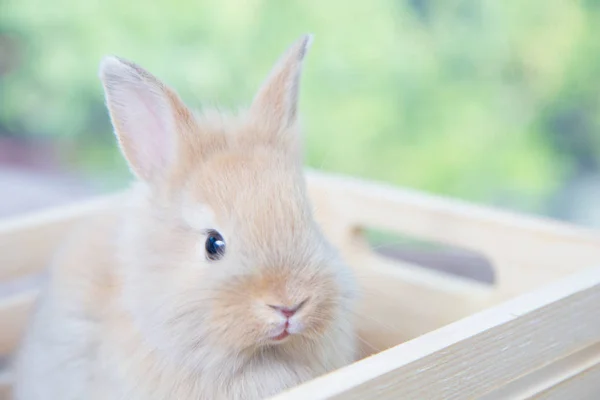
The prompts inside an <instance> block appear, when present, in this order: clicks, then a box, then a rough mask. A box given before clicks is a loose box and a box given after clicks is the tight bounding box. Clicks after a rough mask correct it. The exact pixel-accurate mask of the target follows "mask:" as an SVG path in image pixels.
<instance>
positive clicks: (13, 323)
mask: <svg viewBox="0 0 600 400" xmlns="http://www.w3.org/2000/svg"><path fill="white" fill-rule="evenodd" d="M36 296H37V291H35V290H31V291H27V292H23V293H20V294H18V295H14V296H11V297H9V298H7V299H2V301H0V321H1V325H2V329H0V357H2V356H6V355H9V354H11V353H12V352H13V351H14V349H15V347H16V346H17V345H18V343H19V340H20V338H21V334H22V333H23V330H24V329H25V325H26V323H27V320H28V318H29V313H30V310H31V307H32V306H33V302H34V300H35V298H36Z"/></svg>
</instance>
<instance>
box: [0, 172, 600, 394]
mask: <svg viewBox="0 0 600 400" xmlns="http://www.w3.org/2000/svg"><path fill="white" fill-rule="evenodd" d="M307 176H308V184H309V192H310V196H311V199H312V201H313V204H314V206H315V211H316V215H317V219H318V220H319V222H320V223H321V225H322V226H323V229H324V231H325V233H326V234H327V236H328V237H329V238H330V240H332V242H333V243H334V244H335V245H336V246H338V248H339V249H340V250H341V253H342V255H343V256H344V258H345V259H346V260H347V261H348V263H349V264H350V265H351V266H352V267H353V268H354V270H355V271H356V274H357V277H358V278H359V282H360V284H361V287H362V289H363V299H362V302H361V306H360V308H359V310H358V315H359V326H360V333H361V338H362V342H363V350H364V354H365V356H366V355H372V354H376V355H374V356H372V357H369V358H366V359H364V360H363V361H361V362H359V363H356V364H354V365H352V366H349V367H348V368H345V369H343V370H341V371H338V372H336V373H334V374H331V375H329V376H327V377H323V378H319V379H317V380H315V381H314V382H311V383H309V384H308V385H307V386H302V387H300V388H298V389H297V391H292V392H290V393H289V396H290V397H289V398H290V399H307V398H311V399H312V398H315V399H331V398H348V399H352V398H357V399H359V398H371V396H373V394H374V393H376V394H377V396H379V397H381V399H386V398H403V399H410V398H423V399H424V398H428V399H429V398H432V399H433V398H457V399H458V398H464V397H460V396H459V393H460V392H459V391H458V389H459V388H460V389H461V390H463V389H464V390H467V391H466V392H464V393H466V394H467V395H470V394H472V395H473V396H475V395H486V396H492V397H490V399H491V398H493V396H494V390H496V389H497V388H502V390H509V391H511V390H512V391H513V392H514V393H517V392H518V393H524V390H525V389H522V388H521V386H519V385H518V384H517V383H515V382H517V381H519V379H518V378H519V376H521V377H523V376H525V377H528V378H527V379H529V380H527V379H525V378H523V379H525V380H523V381H521V382H526V383H527V384H526V385H525V386H526V387H528V388H529V386H528V385H530V383H531V382H534V383H535V385H537V384H538V383H537V381H538V380H540V381H541V380H543V379H547V380H548V379H550V378H548V376H549V375H548V374H546V375H544V374H543V373H541V372H540V373H541V374H542V375H543V379H542V378H536V376H537V375H535V374H533V371H534V370H537V369H539V368H540V367H541V365H542V364H544V363H554V362H555V361H556V360H558V359H562V358H565V357H567V356H568V353H569V352H576V351H577V349H578V348H579V347H581V346H588V345H589V346H592V345H593V343H591V341H593V340H598V341H600V337H598V330H599V329H600V326H599V325H598V322H594V318H591V317H590V315H591V313H592V311H593V310H592V308H593V306H594V302H595V304H596V310H598V309H599V308H600V306H597V304H600V298H599V296H600V295H599V292H598V287H597V284H598V282H600V278H599V276H598V270H597V269H586V268H588V267H591V266H594V265H600V234H599V233H598V232H595V231H590V230H586V229H581V228H577V227H573V226H570V225H568V224H562V223H558V222H555V221H549V220H545V219H542V218H534V217H530V216H523V215H517V214H512V213H507V212H502V211H498V210H494V209H490V208H486V207H481V206H475V205H471V204H467V203H464V202H460V201H456V200H451V199H446V198H441V197H437V196H432V195H428V194H424V193H420V192H414V191H410V190H402V189H398V188H392V187H388V186H385V185H381V184H377V183H371V182H365V181H362V180H357V179H353V178H349V177H340V176H335V175H331V174H324V173H321V172H317V171H311V170H309V171H308V175H307ZM120 199H121V195H120V194H115V195H110V196H106V197H101V198H96V199H93V200H91V201H86V202H81V203H79V204H77V205H70V206H68V207H62V208H57V209H52V210H47V211H44V212H36V213H33V214H30V215H28V216H25V217H19V218H14V219H11V220H5V221H3V222H0V285H1V284H2V283H1V282H11V281H13V280H15V279H20V278H23V277H27V276H30V275H35V274H39V273H41V272H42V271H44V269H45V267H46V266H47V265H48V262H49V260H50V259H51V256H52V254H53V252H54V251H55V249H56V248H57V246H58V245H59V243H60V242H61V240H62V239H63V237H64V235H65V234H66V233H67V232H68V231H69V230H70V229H72V228H73V226H74V224H76V223H79V222H81V221H84V220H85V219H86V218H87V217H89V216H91V215H93V214H94V213H96V212H98V211H99V210H100V209H103V208H105V207H111V206H112V205H113V204H115V203H114V202H116V201H120ZM365 228H375V229H383V230H387V231H391V232H396V233H401V234H406V235H412V236H414V237H417V238H421V239H425V240H431V241H437V242H440V243H443V244H449V245H454V246H457V247H461V248H464V249H468V250H473V251H476V252H479V253H482V254H483V255H485V256H486V257H488V258H489V259H490V260H491V261H492V263H493V266H494V268H495V274H496V278H497V282H496V284H494V285H486V284H480V283H477V282H473V281H470V280H468V279H464V278H460V277H456V276H451V275H448V274H444V273H440V272H437V271H434V270H428V269H425V268H423V267H421V266H419V265H416V264H413V263H408V262H399V261H397V260H391V259H388V258H385V257H383V256H381V255H380V254H377V253H376V252H374V251H373V250H372V249H371V248H370V247H369V245H368V244H367V243H366V241H365V239H364V237H363V236H362V234H361V230H362V229H365ZM581 271H585V272H583V274H584V275H577V274H578V273H581ZM585 274H587V275H585ZM582 277H583V278H582ZM585 279H587V280H588V281H585ZM547 285H550V286H547ZM586 285H587V286H586ZM540 287H546V289H544V290H543V291H541V292H535V293H536V294H529V295H526V296H525V297H523V298H519V299H518V300H515V301H511V302H509V303H503V302H505V301H506V300H509V299H512V298H514V297H515V296H517V295H522V294H524V293H528V292H531V291H532V290H537V289H539V288H540ZM34 299H35V291H30V292H27V293H21V292H19V293H16V294H11V295H10V296H8V297H6V298H4V299H3V298H1V297H0V324H1V326H2V329H0V356H3V355H8V354H10V353H11V352H12V351H13V350H14V348H15V346H16V345H17V343H18V340H19V337H20V335H21V333H22V330H23V327H24V323H25V321H26V317H27V313H28V310H29V309H30V307H31V305H32V302H33V300H34ZM498 304H501V305H500V306H498V307H496V308H493V307H494V306H497V305H498ZM596 320H597V318H596ZM456 321H458V322H456ZM574 327H577V330H576V332H575V334H572V335H571V336H569V335H567V333H568V332H571V333H572V332H573V331H572V330H573V329H575V328H574ZM439 328H441V329H439ZM438 329H439V330H438ZM567 329H571V331H567ZM532 335H535V337H534V336H532ZM415 338H416V339H415ZM594 338H595V339H594ZM411 339H413V340H411ZM399 344H400V346H397V345H399ZM578 346H579V347H578ZM386 349H389V350H387V351H383V350H386ZM479 363H483V364H482V365H484V366H486V365H487V366H488V367H486V368H480V367H479V366H478V365H479ZM496 365H497V366H498V368H497V369H494V366H496ZM578 365H579V364H578ZM580 367H581V366H580V365H579V367H578V368H580ZM568 368H570V367H569V365H566V364H565V367H564V368H563V369H568ZM590 368H592V367H590ZM575 370H576V369H574V370H573V371H575ZM561 371H562V369H561ZM577 371H578V372H577V373H576V374H575V373H574V375H573V376H572V377H571V378H569V379H583V380H584V381H585V379H587V378H585V377H580V378H577V377H578V376H579V375H581V374H583V375H585V374H584V372H583V370H581V371H580V370H577ZM538 372H539V371H538ZM586 376H587V375H586ZM361 377H366V378H361ZM5 379H6V377H5ZM552 379H554V378H552ZM556 379H557V381H556V382H555V383H556V384H557V385H558V384H560V385H568V382H569V380H568V379H567V378H566V377H564V376H562V375H560V374H559V377H558V378H556ZM510 382H512V383H511V385H512V386H511V385H509V383H510ZM528 382H529V383H528ZM586 382H587V381H586ZM590 384H591V383H590ZM315 385H316V386H315ZM490 385H491V386H490ZM494 385H495V386H494ZM544 385H545V384H542V386H544ZM546 386H547V389H548V390H550V387H549V386H548V385H546ZM546 386H545V387H546ZM1 387H2V386H1V385H0V399H2V398H3V397H2V395H1V394H2V389H1ZM513 387H514V388H513ZM536 387H537V386H536ZM560 387H562V386H556V389H553V390H557V391H558V390H563V389H559V388H560ZM565 387H568V386H565ZM465 388H466V389H465ZM494 388H496V389H494ZM492 389H494V390H492ZM536 390H537V389H536ZM564 390H567V389H564ZM513 392H511V393H513ZM498 393H501V392H497V393H496V394H498ZM548 393H551V392H548ZM557 393H558V392H557ZM367 394H368V396H367ZM429 395H431V396H434V397H427V396H429ZM435 395H440V396H442V397H435ZM340 396H341V397H340ZM361 396H364V397H361ZM386 396H387V397H386ZM398 396H399V397H398ZM411 396H417V397H411ZM418 396H425V397H418ZM443 396H449V397H443ZM453 396H454V397H453ZM456 396H459V397H456ZM284 398H288V397H278V399H284ZM548 398H557V397H548Z"/></svg>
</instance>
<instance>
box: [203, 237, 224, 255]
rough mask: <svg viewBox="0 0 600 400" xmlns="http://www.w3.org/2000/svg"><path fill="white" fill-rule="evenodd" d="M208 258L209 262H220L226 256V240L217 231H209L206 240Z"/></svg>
mask: <svg viewBox="0 0 600 400" xmlns="http://www.w3.org/2000/svg"><path fill="white" fill-rule="evenodd" d="M205 248H206V257H208V259H209V260H218V259H219V258H221V257H223V254H225V240H223V236H221V234H220V233H219V232H217V231H209V232H208V237H207V238H206V244H205Z"/></svg>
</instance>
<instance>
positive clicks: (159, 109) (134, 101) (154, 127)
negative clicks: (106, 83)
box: [109, 80, 175, 179]
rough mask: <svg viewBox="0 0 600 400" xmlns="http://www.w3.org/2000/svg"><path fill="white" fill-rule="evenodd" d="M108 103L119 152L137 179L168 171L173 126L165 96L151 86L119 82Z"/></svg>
mask: <svg viewBox="0 0 600 400" xmlns="http://www.w3.org/2000/svg"><path fill="white" fill-rule="evenodd" d="M113 89H116V90H114V91H113V93H112V96H110V97H112V99H111V100H112V101H110V100H109V106H110V108H111V113H112V115H113V118H114V120H115V122H116V125H117V127H118V129H117V131H118V132H117V133H118V135H119V138H120V142H121V146H122V148H123V152H124V154H125V156H126V158H127V159H128V161H129V163H130V165H131V167H132V169H133V170H134V171H135V173H136V174H138V175H139V176H140V177H141V178H144V179H151V178H152V177H154V176H155V175H156V174H157V173H158V174H160V173H162V172H164V170H165V169H166V168H168V166H169V163H170V162H171V161H172V159H173V152H174V147H175V146H174V123H173V120H172V113H171V110H170V106H169V103H168V99H167V94H166V93H164V92H163V90H162V89H161V88H158V87H155V85H153V84H151V83H148V82H143V81H139V80H138V81H137V82H136V81H134V82H122V83H121V85H120V87H118V88H115V87H114V88H113Z"/></svg>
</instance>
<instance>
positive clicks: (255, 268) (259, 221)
mask: <svg viewBox="0 0 600 400" xmlns="http://www.w3.org/2000/svg"><path fill="white" fill-rule="evenodd" d="M309 44H310V36H305V37H303V38H301V39H300V40H299V41H297V42H296V43H295V44H294V45H292V46H291V47H290V49H288V51H287V52H286V53H285V54H284V55H283V57H282V58H281V59H280V60H279V62H278V63H277V65H276V66H275V67H274V69H273V71H272V73H271V75H270V76H269V77H268V78H267V80H266V81H265V82H264V84H263V85H262V87H261V88H260V90H259V91H258V93H257V95H256V96H255V98H254V100H253V102H252V103H251V106H250V107H249V108H248V110H247V111H245V112H243V113H239V114H236V115H223V114H220V113H216V112H209V111H205V112H203V113H202V114H199V115H195V114H194V113H193V112H191V111H190V110H189V109H188V108H187V107H186V106H185V105H184V104H183V102H182V101H181V100H180V98H179V97H178V96H177V94H176V93H175V92H174V91H172V90H171V89H170V88H168V87H167V86H166V85H164V84H163V83H161V82H160V81H158V79H156V78H155V77H154V76H152V75H151V74H149V73H148V72H146V71H144V70H143V69H142V68H140V67H139V66H137V65H135V64H133V63H130V62H128V61H125V60H122V59H118V58H115V57H107V58H105V59H104V60H103V62H102V64H101V67H100V78H101V80H102V82H103V85H104V89H105V94H106V101H107V106H108V108H109V111H110V115H111V119H112V123H113V126H114V128H115V133H116V136H117V138H118V142H119V145H120V148H121V150H122V152H123V154H124V156H125V157H126V159H127V160H128V162H129V165H130V167H131V170H132V171H133V173H134V174H135V175H136V176H137V177H138V178H139V179H138V180H137V183H135V184H134V185H133V187H132V188H131V189H130V190H129V191H128V192H127V193H126V194H125V195H124V196H123V197H122V198H119V199H118V200H117V201H116V202H115V204H113V205H112V207H108V208H107V209H106V210H104V211H102V212H100V213H99V214H98V215H97V216H96V217H95V218H94V219H93V220H92V221H88V222H87V223H86V225H85V226H84V227H82V229H81V230H79V231H78V232H76V233H75V234H74V235H73V237H72V238H71V239H70V240H69V242H68V243H67V244H66V245H65V247H64V248H63V249H62V251H61V252H60V253H59V254H58V255H57V257H56V259H55V260H54V263H53V265H52V268H51V275H50V280H49V283H48V285H47V286H46V287H45V290H44V292H43V294H42V296H41V297H40V299H39V301H38V303H37V305H36V308H35V311H34V314H33V318H32V320H31V323H30V325H29V328H28V329H27V332H26V334H25V337H24V341H23V343H22V346H21V351H20V352H19V354H18V358H17V363H16V367H17V368H16V385H15V395H16V399H17V400H37V399H61V400H71V399H111V400H112V399H123V400H125V399H127V400H138V399H139V400H142V399H143V400H155V399H156V400H159V399H182V400H183V399H194V400H198V399H210V400H218V399H260V398H264V397H267V396H270V395H273V394H276V393H278V392H280V391H282V390H285V389H287V388H290V387H292V386H294V385H297V384H299V383H301V382H303V381H306V380H308V379H311V378H313V377H316V376H318V375H320V374H323V373H326V372H328V371H331V370H333V369H336V368H339V367H341V366H343V365H345V364H347V363H350V362H352V361H353V360H354V357H355V351H356V350H355V348H356V345H355V332H354V327H353V321H352V315H353V313H352V307H353V299H354V297H355V283H354V278H353V276H352V274H351V272H350V270H349V268H347V267H346V266H345V265H344V264H343V262H342V261H341V260H340V258H339V256H338V254H337V252H336V251H335V249H333V248H332V246H331V245H330V244H329V243H328V242H327V240H326V239H325V238H324V237H323V235H322V233H321V231H320V230H319V227H318V226H317V224H316V223H315V221H314V219H313V215H312V211H311V206H310V203H309V201H308V199H307V193H306V189H305V182H304V176H303V169H302V152H301V151H300V139H299V134H300V132H299V129H298V122H297V111H296V104H297V96H298V86H299V79H300V72H301V66H302V60H303V59H304V55H305V53H306V51H307V49H308V46H309ZM210 229H212V230H216V231H218V232H220V234H221V235H222V237H223V238H224V241H225V242H226V252H225V254H224V256H223V257H222V258H221V259H219V260H209V259H208V258H207V257H206V254H205V251H206V250H205V247H204V246H205V241H206V237H207V236H206V235H207V231H208V230H210ZM301 303H302V304H303V305H302V307H301V308H300V309H299V310H298V311H297V313H296V314H295V315H294V316H293V317H292V318H291V319H290V320H289V323H288V325H289V326H288V331H289V332H290V334H291V335H290V336H289V337H288V338H286V339H284V340H282V341H276V340H273V339H271V338H273V337H274V336H277V335H278V334H279V333H280V332H281V329H282V326H283V324H284V322H285V318H284V317H283V316H282V315H281V314H280V313H279V312H278V311H277V310H275V309H274V308H273V307H271V306H273V305H274V306H285V307H292V306H295V305H298V304H301Z"/></svg>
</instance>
